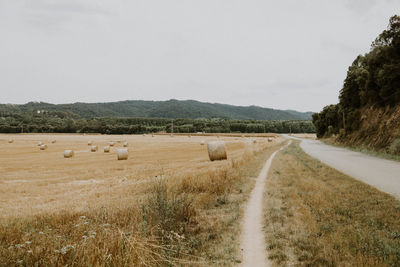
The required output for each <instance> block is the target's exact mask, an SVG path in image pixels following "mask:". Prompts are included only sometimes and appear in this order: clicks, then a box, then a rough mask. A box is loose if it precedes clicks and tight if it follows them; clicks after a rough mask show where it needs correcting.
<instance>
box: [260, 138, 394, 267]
mask: <svg viewBox="0 0 400 267" xmlns="http://www.w3.org/2000/svg"><path fill="white" fill-rule="evenodd" d="M264 196H265V203H264V204H265V232H266V241H267V247H268V248H267V253H268V256H269V258H270V259H271V260H272V261H273V263H274V265H276V266H293V265H300V266H398V264H399V262H400V224H399V218H400V201H399V200H397V199H395V198H394V197H392V196H390V195H388V194H386V193H383V192H380V191H378V190H377V189H375V188H373V187H371V186H369V185H367V184H364V183H362V182H359V181H357V180H355V179H353V178H351V177H348V176H346V175H344V174H342V173H340V172H338V171H336V170H334V169H332V168H330V167H328V166H326V165H324V164H322V163H321V162H319V161H317V160H315V159H313V158H311V157H310V156H308V155H306V154H305V153H304V152H303V151H302V150H301V149H300V147H299V143H298V142H294V143H292V144H291V145H290V146H289V147H288V148H286V149H285V150H283V151H282V153H279V154H278V155H277V157H276V158H275V160H274V162H273V165H272V168H271V171H270V176H269V180H268V182H267V186H266V192H265V195H264Z"/></svg>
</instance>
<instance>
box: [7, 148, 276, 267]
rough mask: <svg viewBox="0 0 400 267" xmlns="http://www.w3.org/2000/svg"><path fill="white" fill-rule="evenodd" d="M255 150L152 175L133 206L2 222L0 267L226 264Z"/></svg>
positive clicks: (259, 156)
mask: <svg viewBox="0 0 400 267" xmlns="http://www.w3.org/2000/svg"><path fill="white" fill-rule="evenodd" d="M278 146H279V144H274V145H272V146H271V145H269V146H264V147H262V146H259V148H260V149H259V150H257V151H248V152H247V153H245V154H244V155H243V156H242V157H241V158H240V159H237V160H234V161H232V160H228V161H226V162H225V164H224V165H223V167H221V168H219V169H217V170H214V169H210V170H208V169H206V170H200V171H198V172H193V173H188V174H185V175H184V176H180V177H174V176H169V177H167V176H164V175H160V176H158V177H157V178H153V179H152V180H151V181H150V182H146V183H142V184H141V185H140V187H138V188H135V193H134V195H132V198H131V201H126V202H124V203H122V204H121V203H119V202H118V203H119V204H118V205H115V206H111V207H108V208H106V207H102V208H100V209H93V210H87V211H86V212H73V211H68V210H65V211H59V212H54V213H48V214H40V215H37V216H34V217H29V218H14V219H10V220H8V221H6V222H4V223H2V224H1V225H0V265H1V266H19V265H21V266H66V265H68V266H206V265H210V264H212V265H221V266H222V265H225V266H230V265H232V264H234V263H236V262H240V256H239V253H238V251H237V245H238V240H237V230H238V229H239V221H238V219H239V218H240V215H241V205H242V203H243V202H244V201H245V200H246V198H247V196H248V193H249V192H250V190H251V187H252V184H253V177H255V176H256V175H257V173H258V171H259V169H260V168H261V167H262V165H263V162H264V160H265V159H266V158H267V157H268V156H269V155H270V154H271V153H272V152H273V151H274V150H276V147H278Z"/></svg>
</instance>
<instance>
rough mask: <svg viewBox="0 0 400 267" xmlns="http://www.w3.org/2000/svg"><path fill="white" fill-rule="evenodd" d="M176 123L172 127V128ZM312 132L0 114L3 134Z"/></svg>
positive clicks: (283, 126) (273, 125)
mask: <svg viewBox="0 0 400 267" xmlns="http://www.w3.org/2000/svg"><path fill="white" fill-rule="evenodd" d="M172 124H173V126H172ZM172 127H173V131H174V132H175V133H195V132H205V133H231V132H237V133H266V132H270V133H271V132H272V133H289V132H291V133H313V132H315V128H314V125H313V124H312V122H311V121H307V120H305V121H301V120H292V121H257V120H227V119H175V120H173V121H172V120H171V119H166V118H90V119H86V118H81V117H80V116H78V115H76V114H74V113H71V112H62V111H44V112H40V113H37V112H36V111H30V112H24V113H21V114H19V113H14V112H0V132H1V133H21V132H25V133H101V134H143V133H156V132H171V131H172Z"/></svg>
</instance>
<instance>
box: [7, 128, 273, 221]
mask: <svg viewBox="0 0 400 267" xmlns="http://www.w3.org/2000/svg"><path fill="white" fill-rule="evenodd" d="M9 139H14V143H11V144H9V143H8V140H9ZM264 139H265V138H264ZM52 140H56V143H54V144H52V143H51V141H52ZM89 140H91V141H92V142H93V145H97V146H98V148H99V150H98V151H97V152H90V146H89V145H88V141H89ZM212 140H224V141H226V145H227V153H228V158H229V159H230V160H231V159H235V158H239V157H241V156H242V155H243V154H244V153H245V152H246V150H247V151H249V150H253V149H254V146H255V145H253V144H252V140H253V139H249V138H237V137H221V138H218V137H216V136H205V137H203V136H193V137H190V138H189V137H188V136H174V137H170V136H168V135H155V136H154V137H152V136H151V135H146V136H142V135H140V136H137V135H136V136H133V135H125V136H123V135H121V136H106V135H86V136H84V135H61V134H60V135H47V134H43V135H40V134H38V135H31V134H29V135H2V136H1V137H0V184H1V187H0V216H1V217H0V218H1V219H5V218H7V217H20V216H27V215H33V214H38V213H41V212H49V211H54V210H63V209H68V210H69V211H71V210H74V211H83V210H86V209H90V208H95V207H99V206H104V205H107V203H108V204H109V203H113V204H115V202H118V201H121V202H123V201H124V198H126V197H129V196H130V194H134V193H135V192H134V191H135V185H136V186H137V187H140V184H141V183H143V182H146V181H148V180H149V179H150V178H152V177H156V176H161V175H163V176H171V175H176V176H181V175H185V174H186V173H193V172H195V173H198V172H202V171H205V170H207V171H210V170H212V169H217V168H219V167H222V166H223V165H224V164H226V161H220V162H210V160H209V158H208V153H207V145H200V143H201V141H205V142H206V143H207V142H208V141H212ZM262 140H263V139H262V138H259V142H265V141H262ZM110 141H116V143H115V146H114V147H111V151H110V153H104V152H103V147H104V146H106V145H108V144H109V142H110ZM123 141H127V142H128V143H129V145H128V150H129V158H128V160H117V156H116V150H117V149H118V148H121V147H122V143H123ZM38 142H43V143H45V144H47V145H48V148H47V149H46V150H44V151H42V150H40V149H39V146H38V145H37V144H38ZM66 149H72V150H74V151H75V156H74V157H72V158H64V157H63V152H64V150H66Z"/></svg>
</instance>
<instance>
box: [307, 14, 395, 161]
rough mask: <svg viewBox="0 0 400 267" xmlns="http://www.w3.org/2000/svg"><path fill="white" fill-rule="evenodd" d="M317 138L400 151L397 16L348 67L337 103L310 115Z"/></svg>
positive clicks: (392, 151)
mask: <svg viewBox="0 0 400 267" xmlns="http://www.w3.org/2000/svg"><path fill="white" fill-rule="evenodd" d="M313 122H314V125H315V127H316V129H317V135H318V136H319V137H327V136H332V135H337V137H338V138H337V140H338V141H339V142H342V143H345V144H349V145H356V146H368V147H371V148H374V149H378V150H385V151H386V152H389V153H392V154H400V17H399V16H397V15H395V16H393V17H392V18H390V21H389V26H388V28H387V29H386V30H384V31H383V32H382V33H381V34H380V35H379V36H378V38H376V40H375V41H374V42H373V44H372V46H371V51H370V52H369V53H367V54H365V55H359V56H358V57H357V58H356V59H355V60H354V62H353V64H352V65H351V66H350V67H349V69H348V71H347V76H346V79H345V80H344V84H343V88H342V89H341V91H340V96H339V103H338V104H335V105H329V106H326V107H325V108H324V109H323V110H322V111H321V112H320V113H315V114H314V115H313Z"/></svg>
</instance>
